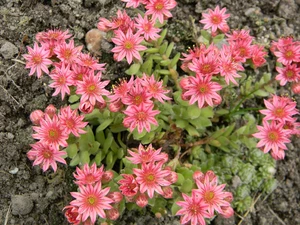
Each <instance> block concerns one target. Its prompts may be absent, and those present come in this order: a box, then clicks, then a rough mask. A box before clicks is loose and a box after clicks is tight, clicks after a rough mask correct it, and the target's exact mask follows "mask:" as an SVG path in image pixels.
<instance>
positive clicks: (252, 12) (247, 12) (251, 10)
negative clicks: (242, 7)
mask: <svg viewBox="0 0 300 225" xmlns="http://www.w3.org/2000/svg"><path fill="white" fill-rule="evenodd" d="M255 10H256V9H255V8H249V9H247V10H246V11H245V16H251V15H253V14H254V12H255Z"/></svg>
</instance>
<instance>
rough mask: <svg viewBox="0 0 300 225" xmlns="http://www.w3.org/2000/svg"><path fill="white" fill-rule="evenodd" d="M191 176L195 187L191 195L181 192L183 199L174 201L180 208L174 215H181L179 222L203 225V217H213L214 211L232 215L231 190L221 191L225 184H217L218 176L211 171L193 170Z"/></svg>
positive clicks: (228, 215) (227, 216)
mask: <svg viewBox="0 0 300 225" xmlns="http://www.w3.org/2000/svg"><path fill="white" fill-rule="evenodd" d="M193 178H194V180H195V182H196V185H197V189H193V190H192V195H191V197H190V196H188V195H186V194H184V193H182V197H183V199H184V201H178V202H176V204H177V205H179V206H180V207H181V209H180V210H179V211H178V212H177V213H176V215H182V216H181V219H180V222H181V224H187V223H188V222H189V221H190V224H191V225H205V224H206V222H205V220H204V218H213V217H214V215H215V212H217V213H219V214H221V215H222V216H223V217H225V218H229V217H231V216H232V215H233V213H234V211H233V209H232V207H231V206H230V203H231V202H232V200H233V196H232V193H231V192H226V191H223V190H224V188H225V184H221V185H218V178H217V176H216V175H215V174H214V172H213V171H207V172H206V173H205V174H204V173H202V172H200V171H195V172H194V175H193Z"/></svg>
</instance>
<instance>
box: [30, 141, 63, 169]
mask: <svg viewBox="0 0 300 225" xmlns="http://www.w3.org/2000/svg"><path fill="white" fill-rule="evenodd" d="M31 147H32V149H31V150H30V151H29V152H28V153H27V154H28V156H29V157H30V159H33V160H34V162H33V166H36V165H41V167H42V169H43V171H44V172H45V171H46V170H48V168H49V166H51V167H52V169H53V170H54V172H55V171H56V170H57V164H56V162H60V163H63V164H66V161H65V160H64V159H63V156H66V155H67V153H66V152H64V151H59V149H58V148H56V147H55V146H54V145H48V144H46V143H43V142H37V143H35V144H33V145H31ZM32 156H34V157H33V158H32Z"/></svg>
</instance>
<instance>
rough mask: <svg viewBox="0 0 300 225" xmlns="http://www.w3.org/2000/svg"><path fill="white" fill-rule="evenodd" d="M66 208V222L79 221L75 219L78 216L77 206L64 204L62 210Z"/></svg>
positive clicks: (73, 222)
mask: <svg viewBox="0 0 300 225" xmlns="http://www.w3.org/2000/svg"><path fill="white" fill-rule="evenodd" d="M65 209H67V210H66V212H65V217H66V218H67V220H68V222H69V223H71V224H77V223H80V220H77V219H76V218H77V217H78V215H79V213H78V208H77V207H75V206H72V205H69V206H66V207H65V208H64V209H63V210H65Z"/></svg>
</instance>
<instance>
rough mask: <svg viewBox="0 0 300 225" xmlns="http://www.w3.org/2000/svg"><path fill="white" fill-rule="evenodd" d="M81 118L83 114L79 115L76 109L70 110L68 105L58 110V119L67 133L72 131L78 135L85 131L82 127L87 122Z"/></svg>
mask: <svg viewBox="0 0 300 225" xmlns="http://www.w3.org/2000/svg"><path fill="white" fill-rule="evenodd" d="M83 119H84V116H79V115H78V113H77V110H72V109H71V107H70V106H67V107H64V108H62V109H61V110H60V114H59V120H60V123H61V126H63V127H64V129H65V132H66V133H67V134H70V133H72V134H74V136H76V137H79V136H80V134H84V133H86V131H84V130H83V129H82V128H85V126H86V125H87V124H88V122H83Z"/></svg>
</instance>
